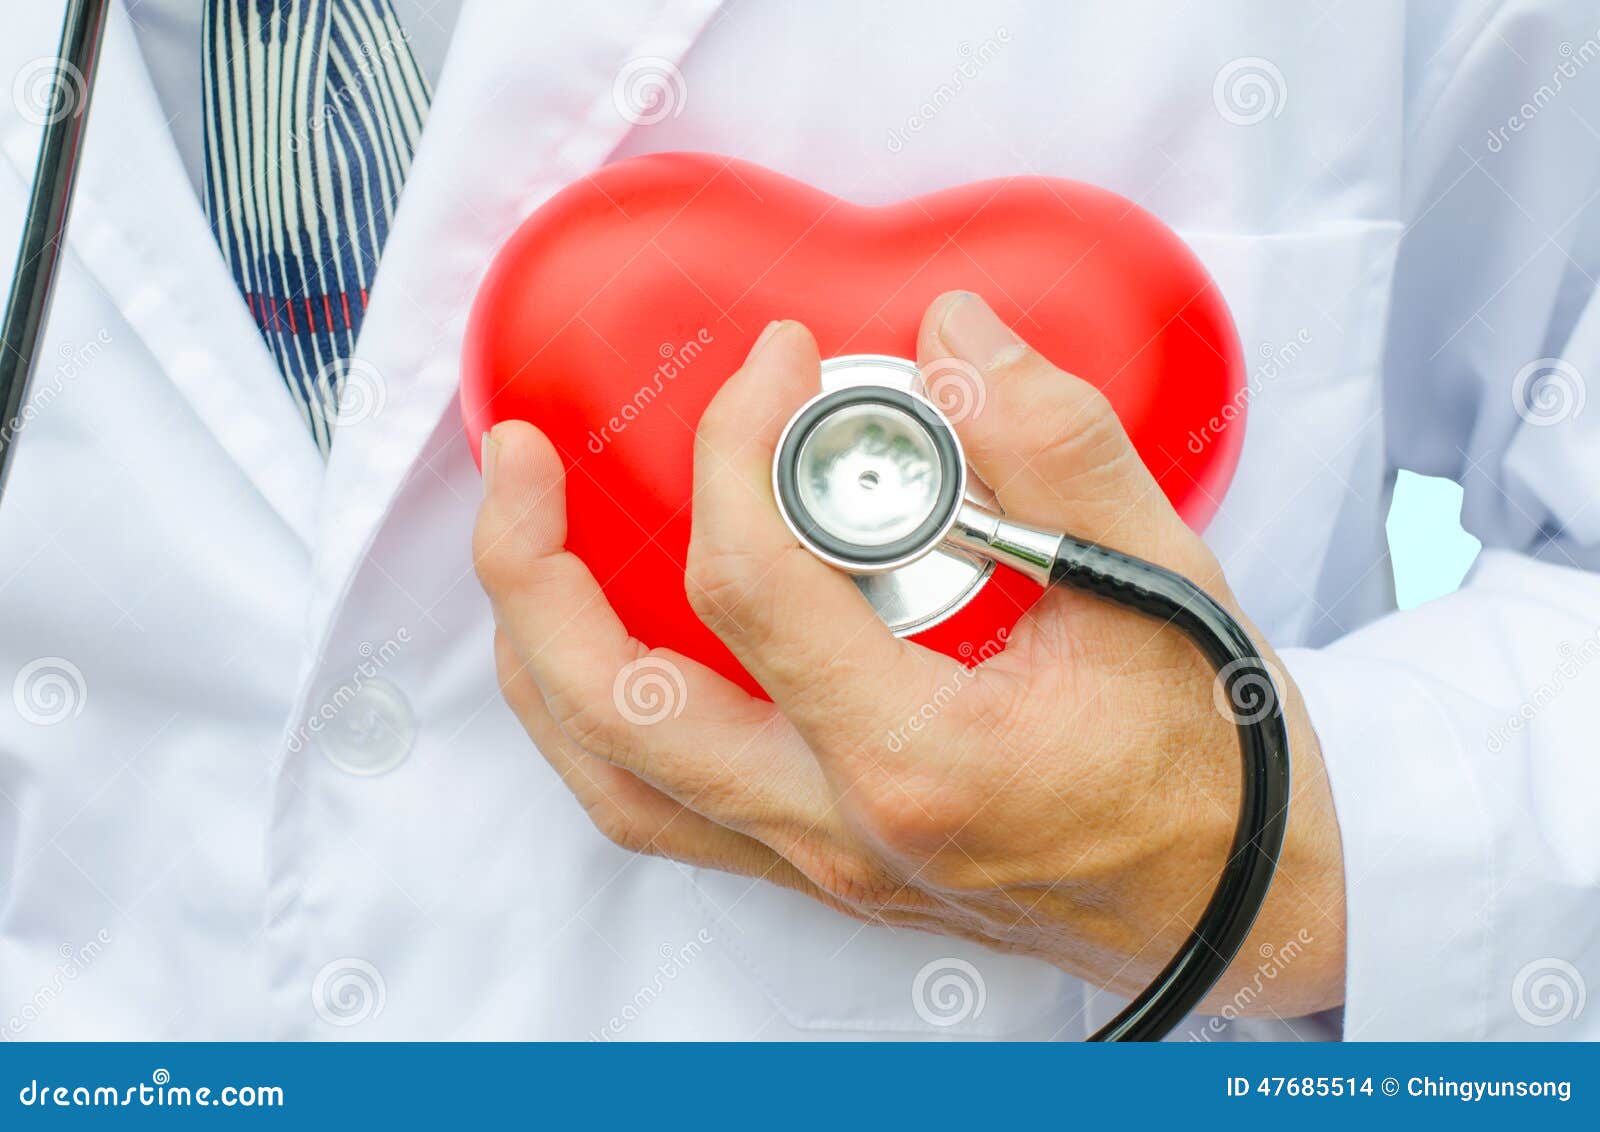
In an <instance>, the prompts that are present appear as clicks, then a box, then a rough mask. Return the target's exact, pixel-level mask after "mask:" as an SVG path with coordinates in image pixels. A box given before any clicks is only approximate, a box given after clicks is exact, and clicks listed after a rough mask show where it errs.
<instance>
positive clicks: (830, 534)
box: [772, 354, 994, 636]
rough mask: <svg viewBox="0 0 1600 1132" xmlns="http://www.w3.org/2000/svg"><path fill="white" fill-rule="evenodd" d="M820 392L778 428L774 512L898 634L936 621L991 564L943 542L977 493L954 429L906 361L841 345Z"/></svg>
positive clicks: (970, 593) (971, 591)
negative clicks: (851, 582)
mask: <svg viewBox="0 0 1600 1132" xmlns="http://www.w3.org/2000/svg"><path fill="white" fill-rule="evenodd" d="M821 376H822V381H821V384H822V392H820V393H818V394H817V395H816V396H815V397H813V398H811V400H809V401H807V402H806V403H805V404H804V405H802V406H801V407H800V409H799V410H797V411H796V412H795V414H794V416H793V417H792V418H791V419H790V421H789V423H788V425H787V426H786V427H785V429H784V431H783V434H782V436H780V437H779V440H778V446H777V450H776V452H775V454H774V458H773V466H772V485H773V494H774V495H775V496H776V497H777V501H778V510H779V512H780V514H781V515H782V516H783V520H784V522H785V523H786V524H787V525H788V527H789V529H790V530H791V531H792V532H793V533H794V535H795V537H796V538H797V539H799V541H800V543H801V545H803V546H805V547H806V548H807V549H808V550H810V551H811V552H812V553H813V554H815V555H816V556H817V557H819V558H821V559H822V560H823V561H825V562H827V563H828V564H829V565H832V566H834V567H836V568H838V569H840V570H843V571H845V572H846V573H848V574H850V575H851V576H852V578H853V579H854V581H855V583H856V586H857V587H858V588H859V589H860V590H861V592H862V593H863V594H864V595H865V596H866V598H867V600H868V601H869V602H870V603H871V605H872V607H873V609H874V610H876V611H877V613H878V616H879V617H880V618H882V620H883V621H884V622H885V623H886V624H887V625H888V626H889V628H890V629H891V630H892V631H894V632H895V633H896V634H897V635H899V636H909V635H911V634H914V633H919V632H921V631H922V630H924V629H928V628H931V627H933V626H934V625H937V624H938V623H939V622H941V621H943V620H944V619H945V618H947V617H950V616H952V615H953V614H954V613H956V612H957V611H958V610H960V609H961V608H962V607H963V606H965V605H966V604H967V602H969V601H971V600H972V599H973V598H974V597H975V596H976V595H977V594H978V592H979V591H980V590H982V588H983V586H984V584H985V583H986V582H987V581H988V579H989V577H990V575H991V574H992V573H993V571H994V563H993V562H992V561H990V560H989V559H988V558H986V557H984V556H981V555H977V554H969V553H967V552H965V551H962V550H960V549H957V548H955V547H953V546H950V545H948V544H947V543H946V542H945V538H946V536H947V535H948V534H949V533H950V530H951V528H952V526H953V525H954V524H955V522H956V520H957V518H958V516H959V513H960V511H961V507H962V505H963V504H964V503H975V502H983V500H981V499H975V498H974V493H975V492H977V491H979V490H981V485H979V484H978V483H976V481H975V480H974V478H973V477H970V476H969V474H968V470H967V463H966V457H965V455H964V453H963V452H962V449H961V442H960V440H959V438H958V437H957V436H956V433H955V430H954V429H953V428H952V427H951V426H950V423H949V421H948V420H947V419H946V418H945V417H944V415H943V414H942V413H941V412H940V411H939V409H938V408H937V407H936V406H935V405H934V404H933V403H932V402H930V401H929V400H927V399H926V398H925V397H923V396H922V395H921V388H922V375H921V372H920V371H919V370H918V369H917V366H916V364H915V363H914V362H911V361H908V360H906V359H904V358H895V357H889V356H885V355H878V354H849V355H843V356H840V357H836V358H829V359H828V360H827V361H825V362H823V363H822V375H821Z"/></svg>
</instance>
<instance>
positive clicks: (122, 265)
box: [0, 4, 322, 544]
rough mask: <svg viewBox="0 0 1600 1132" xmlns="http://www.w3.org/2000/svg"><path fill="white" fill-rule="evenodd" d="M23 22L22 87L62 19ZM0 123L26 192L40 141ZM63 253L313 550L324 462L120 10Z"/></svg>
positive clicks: (18, 54)
mask: <svg viewBox="0 0 1600 1132" xmlns="http://www.w3.org/2000/svg"><path fill="white" fill-rule="evenodd" d="M31 9H32V11H31V12H30V15H32V16H33V18H35V19H37V20H38V21H39V25H40V26H38V27H37V29H36V30H35V29H34V28H29V29H27V30H26V31H25V32H24V33H23V34H20V35H18V36H17V37H16V39H15V40H13V41H12V42H11V43H10V44H8V45H5V46H3V47H0V58H6V61H7V62H8V63H9V64H10V65H8V66H6V67H5V69H4V73H5V74H15V73H18V68H19V67H20V66H23V65H25V64H24V60H25V59H27V58H28V56H29V55H30V54H32V55H38V53H39V48H40V47H41V46H42V45H43V44H46V43H48V45H49V47H48V50H49V51H50V53H51V54H53V53H54V49H55V37H56V35H57V34H58V25H57V22H56V21H57V20H58V18H59V12H60V7H59V5H53V4H40V5H33V6H31ZM22 18H23V17H22V15H21V13H11V14H9V15H8V16H7V20H8V21H12V20H21V19H22ZM195 49H196V50H197V51H198V50H199V45H198V44H197V45H196V48H195ZM12 56H15V58H11V57H12ZM35 62H37V60H35ZM199 112H200V108H199V107H195V109H194V113H196V114H198V113H199ZM0 121H3V122H4V135H3V139H4V140H3V148H4V150H5V153H6V155H7V157H8V158H9V159H10V161H11V163H12V164H13V165H14V166H16V168H17V171H18V172H19V173H20V174H21V176H22V177H23V179H24V182H25V183H26V181H27V179H28V178H30V177H31V176H32V172H33V158H34V153H35V152H36V149H37V145H38V137H39V130H38V127H37V126H36V125H34V124H31V123H29V122H28V121H26V120H25V119H24V118H23V117H22V116H21V115H19V114H17V113H12V114H11V115H9V116H8V117H6V118H4V119H0ZM67 248H68V252H69V257H72V256H75V257H77V258H78V259H79V260H81V262H82V263H83V264H84V265H85V266H87V267H88V269H89V270H90V271H91V272H92V273H93V275H94V277H95V279H96V281H97V282H98V283H99V285H100V287H102V288H103V289H104V291H105V293H106V294H107V296H108V297H109V298H110V299H111V301H112V302H113V303H114V304H115V305H116V307H117V309H118V311H119V312H120V313H121V315H122V317H123V318H124V319H125V320H126V321H127V324H128V326H129V327H130V329H131V330H132V331H133V333H134V334H136V335H137V336H138V337H139V339H140V341H141V342H142V343H143V344H144V346H145V348H146V349H148V350H149V351H150V353H151V354H152V355H153V356H154V357H155V359H156V360H157V362H158V363H159V364H160V366H161V368H162V370H164V371H165V372H166V373H167V375H168V376H169V377H170V378H171V380H172V381H173V382H174V384H176V385H177V386H178V387H179V389H181V390H182V392H183V394H184V396H185V397H186V398H187V399H188V401H189V404H190V405H191V406H192V407H193V409H194V412H195V414H196V416H198V417H199V418H200V420H201V421H202V422H203V423H204V425H205V426H206V427H207V428H208V429H210V431H211V432H212V433H213V434H214V435H215V437H216V439H217V442H218V443H219V444H220V445H221V446H222V447H223V448H224V449H225V450H226V451H227V452H228V453H229V454H230V455H231V456H232V457H233V459H234V460H235V461H236V462H237V463H238V465H239V467H240V468H241V469H243V471H244V473H245V475H246V476H247V477H248V478H249V479H250V481H251V482H252V483H253V484H254V485H255V487H256V488H257V489H258V490H259V491H260V493H261V494H262V495H263V496H264V497H265V498H266V500H267V502H268V503H269V504H270V505H271V506H272V508H273V509H274V510H275V511H276V512H277V513H278V515H279V516H281V517H282V519H283V521H284V522H285V523H287V524H288V525H289V527H290V528H291V529H292V530H293V531H294V532H295V533H296V534H297V535H298V536H299V537H300V538H301V539H302V540H303V541H305V542H306V543H308V544H309V543H310V541H311V538H312V536H313V532H314V529H315V518H316V501H317V496H318V492H319V490H320V482H321V478H322V461H321V458H320V457H319V456H318V454H317V450H316V446H315V445H314V444H313V443H312V441H311V436H310V433H309V431H308V430H307V428H306V426H305V423H304V422H303V421H302V420H301V419H300V416H299V414H298V412H297V411H296V410H295V407H294V403H293V400H292V399H291V397H290V396H289V393H288V391H287V390H286V389H285V388H284V385H283V379H282V378H281V377H280V376H279V373H278V370H277V366H276V364H275V363H274V362H273V359H272V356H271V354H270V353H268V351H267V348H266V344H265V343H264V342H263V341H262V339H261V335H260V333H259V332H258V331H257V330H256V327H255V324H254V323H253V322H252V320H251V318H250V315H249V312H248V311H247V310H246V308H245V305H244V301H243V298H242V296H241V295H240V293H239V289H238V287H237V286H236V285H235V284H234V281H233V276H232V275H231V274H229V272H228V268H227V265H226V264H225V263H224V262H223V259H222V254H221V251H220V250H219V249H218V247H217V243H216V241H215V240H214V239H213V238H212V235H211V228H210V225H209V223H208V222H207V220H206V217H205V213H204V211H203V209H202V207H201V204H200V200H199V197H198V195H197V194H196V192H195V188H194V185H193V183H192V182H191V181H190V180H189V176H188V173H187V172H186V171H185V169H184V167H183V162H182V160H181V158H180V157H179V156H178V150H177V146H176V144H175V143H174V142H173V140H172V131H171V129H170V127H169V125H168V123H167V119H166V118H165V116H164V115H163V113H162V110H161V104H160V102H159V100H158V99H157V98H156V94H155V90H154V88H153V87H152V85H151V83H150V76H149V73H148V72H147V70H146V69H145V65H144V59H143V56H142V55H141V53H140V50H139V45H138V42H137V40H136V39H135V35H134V30H133V27H132V25H131V24H130V23H129V20H128V16H127V14H126V12H125V11H124V10H123V7H122V5H120V4H116V5H113V6H112V9H111V14H110V18H109V22H108V23H107V26H106V32H105V44H104V49H103V53H102V56H101V61H100V75H99V81H98V83H97V84H96V87H95V91H94V98H93V101H92V103H91V105H90V118H89V123H88V130H87V141H86V145H85V153H84V159H83V165H82V168H81V171H80V173H79V178H78V188H77V194H76V197H75V199H74V203H73V210H72V216H71V221H70V224H69V228H68V235H67ZM67 266H68V269H69V270H70V266H71V265H70V259H69V262H68V265H67ZM169 426H170V427H171V428H179V427H182V422H178V421H173V422H169ZM160 443H161V438H160V437H159V436H152V437H151V444H152V445H155V446H159V445H160Z"/></svg>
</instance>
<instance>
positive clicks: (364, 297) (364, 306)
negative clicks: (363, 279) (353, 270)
mask: <svg viewBox="0 0 1600 1132" xmlns="http://www.w3.org/2000/svg"><path fill="white" fill-rule="evenodd" d="M361 309H362V310H366V309H367V289H366V288H365V287H363V288H361Z"/></svg>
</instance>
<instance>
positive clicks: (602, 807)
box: [494, 632, 812, 891]
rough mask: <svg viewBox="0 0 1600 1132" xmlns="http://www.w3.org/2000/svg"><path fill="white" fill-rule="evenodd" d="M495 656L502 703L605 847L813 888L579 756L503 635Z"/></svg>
mask: <svg viewBox="0 0 1600 1132" xmlns="http://www.w3.org/2000/svg"><path fill="white" fill-rule="evenodd" d="M494 651H495V665H496V668H497V669H498V671H499V674H500V690H501V693H502V694H503V695H504V696H505V699H506V703H508V704H509V705H510V706H511V710H512V711H514V712H515V713H516V714H517V718H518V719H520V720H521V721H522V726H523V727H524V728H525V729H526V730H527V732H528V736H529V738H531V739H532V740H533V741H534V743H535V744H536V745H537V746H538V748H539V753H540V754H542V755H543V756H544V757H545V760H546V761H547V762H549V763H550V765H551V766H552V767H553V768H554V769H555V771H556V773H557V774H559V775H560V776H561V780H562V782H564V783H565V784H566V786H567V789H569V790H571V791H572V793H573V796H574V797H575V798H577V800H578V803H579V804H580V805H581V806H582V807H583V809H584V812H585V813H587V814H588V815H589V820H590V821H592V822H594V825H595V828H597V829H598V830H599V831H600V832H601V833H602V834H604V835H605V837H606V838H607V840H609V841H611V842H612V843H614V844H616V845H618V846H620V847H621V848H624V849H627V850H628V851H630V852H634V853H650V854H655V855H660V856H665V857H671V858H672V859H673V860H676V861H683V862H685V863H686V864H692V865H699V866H702V867H705V868H713V869H720V870H722V871H723V872H731V873H739V874H741V875H744V876H752V877H762V878H764V879H766V880H770V881H772V882H773V883H774V884H781V885H784V886H785V887H787V888H795V889H799V890H801V891H809V890H810V889H811V888H812V885H811V882H810V881H808V880H806V878H805V877H804V876H803V875H801V873H800V872H799V870H798V869H796V868H795V867H794V866H793V865H791V864H789V862H787V861H785V860H784V859H783V858H782V857H780V856H778V854H777V853H775V852H773V851H772V850H771V849H769V848H768V847H767V846H765V845H763V844H762V843H761V842H759V841H757V840H756V839H755V838H752V837H746V836H745V835H743V834H740V833H736V832H735V831H733V830H731V829H727V828H725V827H723V826H720V825H718V824H717V823H715V822H713V821H711V820H709V819H708V818H705V817H703V816H701V815H700V814H697V813H695V812H694V811H693V810H691V809H689V808H688V807H687V806H684V805H683V804H682V803H680V802H677V801H675V800H674V799H672V798H670V797H668V796H667V795H666V794H663V793H662V792H661V791H659V790H657V789H655V788H654V787H652V786H650V785H649V784H648V783H646V782H643V781H641V780H640V779H639V778H638V777H636V776H635V775H633V774H631V773H629V772H628V771H626V770H623V769H622V768H621V767H618V766H613V765H612V764H611V763H608V762H606V761H604V760H603V759H598V758H595V757H594V756H593V755H590V754H588V753H587V752H585V751H584V750H582V749H581V748H580V747H578V746H577V745H576V744H575V743H573V742H572V741H571V740H570V739H568V738H567V737H566V735H564V734H563V733H562V731H561V728H560V727H559V726H558V725H557V723H556V721H555V718H554V717H553V716H552V715H551V714H550V709H549V707H548V706H547V705H546V704H545V702H544V697H543V696H542V695H541V694H540V692H539V687H538V685H537V684H536V683H535V682H534V680H533V677H532V676H531V675H529V673H528V672H527V670H526V669H525V668H524V667H523V664H522V661H521V659H520V657H518V656H517V653H516V650H515V648H514V647H513V646H512V644H511V642H510V641H509V640H508V639H507V637H506V635H505V634H504V633H500V632H496V633H495V641H494Z"/></svg>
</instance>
